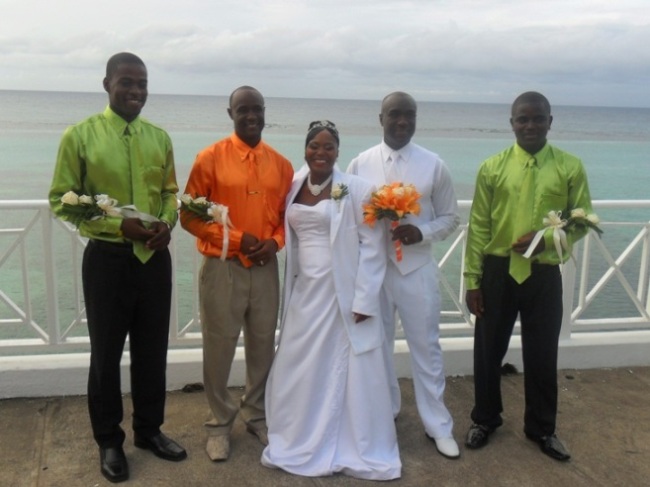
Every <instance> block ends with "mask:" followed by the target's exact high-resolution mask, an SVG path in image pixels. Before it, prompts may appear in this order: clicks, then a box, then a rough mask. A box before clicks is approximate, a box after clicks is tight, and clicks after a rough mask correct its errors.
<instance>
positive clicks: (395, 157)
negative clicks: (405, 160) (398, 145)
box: [387, 151, 402, 183]
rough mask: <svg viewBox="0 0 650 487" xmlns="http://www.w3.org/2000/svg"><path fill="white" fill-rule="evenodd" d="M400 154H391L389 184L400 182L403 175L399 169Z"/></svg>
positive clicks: (394, 152)
mask: <svg viewBox="0 0 650 487" xmlns="http://www.w3.org/2000/svg"><path fill="white" fill-rule="evenodd" d="M399 157H400V156H399V152H397V151H393V152H391V154H390V166H388V181H387V182H389V183H392V182H395V181H400V180H401V179H402V174H401V171H400V167H399Z"/></svg>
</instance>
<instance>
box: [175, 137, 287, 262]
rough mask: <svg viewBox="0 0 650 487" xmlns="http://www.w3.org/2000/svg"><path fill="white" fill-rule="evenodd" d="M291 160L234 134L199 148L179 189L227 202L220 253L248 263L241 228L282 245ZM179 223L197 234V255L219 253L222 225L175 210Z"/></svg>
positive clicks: (217, 255)
mask: <svg viewBox="0 0 650 487" xmlns="http://www.w3.org/2000/svg"><path fill="white" fill-rule="evenodd" d="M292 179H293V167H292V166H291V163H290V162H289V161H288V160H287V159H286V158H285V157H283V156H282V155H281V154H280V153H278V152H276V151H275V150H274V149H273V148H272V147H271V146H269V145H267V144H266V143H264V142H263V141H260V143H259V144H257V145H256V146H255V147H249V146H248V145H246V144H245V143H244V142H243V141H242V140H241V139H240V138H239V137H237V135H236V134H234V133H233V134H232V135H231V136H230V137H228V138H225V139H223V140H220V141H219V142H217V143H215V144H213V145H211V146H209V147H207V148H205V149H203V150H202V151H201V152H200V153H199V155H198V156H196V161H195V162H194V166H193V167H192V171H191V172H190V177H189V180H188V181H187V186H186V187H185V193H186V194H189V195H190V196H191V197H193V198H196V197H199V196H205V197H206V198H207V199H208V201H211V202H213V203H219V204H221V205H225V206H227V207H228V215H229V217H230V220H231V222H232V224H233V227H234V228H231V229H230V230H229V238H228V240H229V244H228V253H227V254H226V258H233V257H238V258H239V259H240V260H241V262H242V263H243V264H244V265H245V266H246V267H249V266H251V265H252V263H251V261H250V260H248V259H247V258H246V257H245V256H244V254H242V253H241V251H240V245H241V238H242V235H243V233H244V232H245V233H248V234H250V235H253V236H255V237H257V238H258V239H259V240H266V239H269V238H273V239H274V240H275V241H276V242H277V244H278V248H279V249H280V248H282V247H284V210H285V199H286V196H287V193H288V192H289V188H290V187H291V180H292ZM181 225H182V226H183V228H184V229H185V230H187V231H188V232H190V233H191V234H192V235H194V236H196V237H197V248H198V249H199V252H201V253H202V254H203V255H207V256H211V257H221V254H222V251H223V226H222V225H221V224H218V223H211V222H210V223H208V222H205V221H203V220H201V219H199V218H195V217H194V216H193V215H192V214H190V213H189V212H187V211H181Z"/></svg>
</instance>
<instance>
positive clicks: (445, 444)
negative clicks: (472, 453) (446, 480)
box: [427, 435, 460, 460]
mask: <svg viewBox="0 0 650 487" xmlns="http://www.w3.org/2000/svg"><path fill="white" fill-rule="evenodd" d="M427 437H428V438H429V439H430V440H431V441H433V442H434V443H435V445H436V450H438V453H440V454H441V455H442V456H443V457H445V458H450V459H452V460H455V459H457V458H459V457H460V450H459V449H458V443H456V440H454V439H453V438H451V437H449V438H431V437H430V436H429V435H427Z"/></svg>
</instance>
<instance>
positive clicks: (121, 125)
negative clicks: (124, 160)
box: [104, 105, 142, 135]
mask: <svg viewBox="0 0 650 487" xmlns="http://www.w3.org/2000/svg"><path fill="white" fill-rule="evenodd" d="M104 117H105V118H106V120H108V123H110V124H111V127H113V128H114V129H115V131H116V132H117V133H118V134H120V135H121V134H124V130H125V129H126V128H127V127H128V128H129V133H130V134H131V135H133V134H137V133H138V132H140V129H141V126H142V122H141V121H140V117H139V116H137V117H136V118H135V119H134V120H132V121H131V122H127V121H126V120H124V119H123V118H122V117H120V116H119V115H118V114H117V113H115V112H114V111H113V110H111V107H110V105H109V106H107V107H106V109H105V110H104Z"/></svg>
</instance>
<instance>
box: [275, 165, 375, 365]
mask: <svg viewBox="0 0 650 487" xmlns="http://www.w3.org/2000/svg"><path fill="white" fill-rule="evenodd" d="M307 174H308V172H307V171H300V172H298V173H297V175H296V178H294V181H293V184H292V186H291V190H290V191H289V194H288V196H287V209H288V208H289V206H290V205H291V204H292V203H293V201H294V199H295V198H296V195H297V194H298V191H299V190H300V188H301V187H302V185H303V183H304V181H305V178H306V177H307ZM337 184H345V185H347V187H348V191H349V194H348V195H347V196H345V197H343V199H342V200H341V202H340V205H338V204H337V203H336V202H333V204H332V205H330V208H331V212H332V215H331V220H330V221H331V223H330V245H331V249H332V273H333V276H334V286H335V289H336V297H337V299H338V303H339V309H340V311H341V315H342V316H343V324H342V325H343V326H345V329H346V331H347V334H348V337H349V338H350V344H351V346H352V350H353V351H354V353H355V354H360V353H363V352H366V351H368V350H373V349H375V348H378V347H380V346H381V345H382V343H383V340H384V331H383V326H382V321H381V316H380V305H379V293H380V290H381V286H382V282H383V280H384V275H385V273H386V248H385V246H384V245H383V241H384V227H383V225H375V228H370V227H369V226H368V225H366V224H364V223H363V208H362V206H363V204H364V203H367V202H368V201H369V199H370V195H371V193H372V191H373V190H374V188H373V186H372V185H371V184H370V183H369V182H367V181H365V180H363V179H361V178H358V177H356V176H351V175H349V174H345V173H342V172H340V171H339V170H337V169H335V170H334V178H333V181H332V187H335V186H336V185H337ZM284 225H285V230H286V231H285V248H286V252H287V254H286V267H285V276H284V294H283V300H282V301H283V305H282V322H281V323H282V324H281V329H280V341H281V340H282V328H284V321H285V319H286V316H287V309H288V306H289V302H290V300H291V293H292V291H293V286H294V284H295V282H296V278H297V277H298V273H299V272H300V263H299V262H298V238H297V236H296V234H295V233H294V231H293V230H292V229H291V227H290V225H289V222H288V219H287V218H286V217H285V224H284ZM353 312H355V313H361V314H364V315H368V316H370V318H368V319H367V320H365V321H362V322H360V323H355V322H354V317H353V315H352V313H353Z"/></svg>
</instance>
